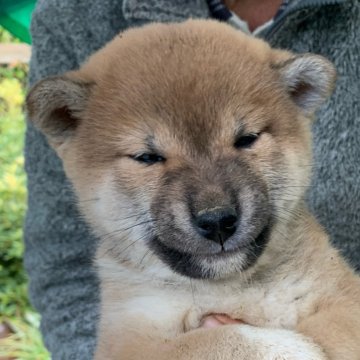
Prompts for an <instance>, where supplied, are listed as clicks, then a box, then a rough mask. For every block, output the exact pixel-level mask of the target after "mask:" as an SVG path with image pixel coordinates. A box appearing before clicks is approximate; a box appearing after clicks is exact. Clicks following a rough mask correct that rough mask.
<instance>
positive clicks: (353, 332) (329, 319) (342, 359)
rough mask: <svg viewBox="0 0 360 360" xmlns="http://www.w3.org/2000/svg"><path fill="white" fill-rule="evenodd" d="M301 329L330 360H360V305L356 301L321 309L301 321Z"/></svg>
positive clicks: (299, 327) (299, 328)
mask: <svg viewBox="0 0 360 360" xmlns="http://www.w3.org/2000/svg"><path fill="white" fill-rule="evenodd" d="M354 300H355V299H354ZM359 300H360V299H358V301H359ZM298 330H299V331H300V332H301V333H303V334H305V335H307V336H311V338H312V339H314V341H316V343H318V344H319V345H320V346H321V347H322V348H323V349H324V352H325V353H326V355H327V357H328V359H329V360H360V306H359V305H358V303H357V302H356V301H354V302H353V303H350V302H349V303H348V304H347V305H346V306H345V305H344V304H341V305H340V304H334V305H333V306H331V307H329V308H326V309H322V310H319V311H318V312H317V313H315V314H314V315H313V316H311V317H309V318H307V319H305V320H304V321H302V322H301V323H300V324H299V326H298Z"/></svg>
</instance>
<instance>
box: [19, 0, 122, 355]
mask: <svg viewBox="0 0 360 360" xmlns="http://www.w3.org/2000/svg"><path fill="white" fill-rule="evenodd" d="M121 3H122V1H117V0H110V1H106V2H103V1H102V0H98V1H92V2H89V1H87V0H86V1H84V0H83V1H76V2H74V1H72V0H46V1H44V0H40V1H38V4H37V7H36V9H35V12H34V14H33V21H32V29H31V31H32V42H33V44H32V58H31V65H30V85H34V83H35V82H37V81H39V80H40V79H42V78H44V77H46V76H49V75H56V74H60V73H64V72H66V71H68V70H72V69H74V68H77V67H78V66H79V65H80V63H81V62H83V61H84V60H85V59H86V58H87V57H88V56H89V55H90V53H92V52H93V51H95V50H96V49H98V48H99V47H101V46H102V45H104V43H105V42H106V41H107V40H109V39H111V38H112V37H113V36H114V35H115V34H116V33H117V32H118V31H119V30H121V29H122V28H123V27H125V21H124V20H123V19H122V14H121V5H122V4H121ZM25 157H26V172H27V176H28V192H29V200H28V212H27V216H26V223H25V245H26V251H25V267H26V270H27V272H28V274H29V277H30V298H31V301H32V303H33V305H34V306H35V307H36V309H37V310H38V311H39V312H40V314H41V316H42V321H41V330H42V333H43V336H44V340H45V344H46V346H47V348H48V349H49V350H50V352H51V354H52V358H53V359H54V360H56V359H76V360H81V359H91V358H92V354H93V351H94V347H95V342H96V325H97V324H96V323H97V316H98V298H99V288H98V282H97V279H96V274H95V272H94V268H93V266H92V258H93V255H94V250H95V239H94V237H93V236H92V235H90V233H89V231H88V230H87V226H86V225H85V224H84V222H83V221H82V220H81V219H80V217H79V214H78V211H77V209H76V205H75V203H76V202H75V198H74V195H73V192H72V189H71V186H70V184H69V182H68V180H67V179H66V177H65V175H64V172H63V169H62V165H61V162H60V160H59V159H58V157H57V156H56V155H55V153H54V151H53V150H51V149H50V147H49V146H48V144H47V142H46V140H45V138H44V136H43V135H42V134H40V133H39V132H38V131H37V130H36V129H34V128H33V126H32V125H30V124H28V128H27V133H26V147H25ZM89 200H90V199H89Z"/></svg>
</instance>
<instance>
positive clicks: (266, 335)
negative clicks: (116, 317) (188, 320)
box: [96, 325, 326, 360]
mask: <svg viewBox="0 0 360 360" xmlns="http://www.w3.org/2000/svg"><path fill="white" fill-rule="evenodd" d="M148 330H150V329H148ZM157 331H158V329H152V331H148V332H147V331H146V329H145V328H142V329H141V330H140V329H138V331H136V332H133V331H130V332H127V333H122V334H121V333H118V341H117V342H116V343H115V344H116V346H114V342H112V343H111V344H108V345H107V344H106V341H105V342H103V343H102V342H101V339H100V344H99V348H98V352H97V356H96V360H100V359H101V360H103V359H108V360H121V359H126V360H237V359H238V360H325V359H326V357H325V356H324V354H323V353H322V351H321V350H320V349H319V348H318V347H317V346H316V345H315V344H314V343H312V342H311V341H310V340H309V339H307V338H305V337H304V336H302V335H299V334H295V333H294V332H291V331H288V330H275V329H260V328H255V327H252V326H249V325H225V326H221V327H218V328H214V329H198V330H193V331H190V332H188V333H185V334H181V335H178V336H176V337H174V338H171V339H165V338H164V339H160V338H159V337H158V336H157V335H156V333H157ZM105 340H106V339H105Z"/></svg>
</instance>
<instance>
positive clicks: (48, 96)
mask: <svg viewBox="0 0 360 360" xmlns="http://www.w3.org/2000/svg"><path fill="white" fill-rule="evenodd" d="M90 90H91V84H90V83H86V82H84V81H82V80H80V79H78V78H75V77H74V76H72V75H71V73H69V74H66V75H64V76H55V77H49V78H46V79H44V80H42V81H40V82H39V83H37V84H36V85H35V86H34V87H33V88H32V89H31V90H30V92H29V94H28V96H27V98H26V107H27V111H28V115H29V119H30V120H31V121H32V122H33V123H34V124H35V125H36V127H38V128H39V129H40V130H41V131H42V132H43V133H44V134H45V135H46V137H47V139H48V141H49V143H50V145H51V146H53V147H54V148H55V150H57V149H58V148H59V147H60V146H61V145H63V144H64V143H65V142H67V140H68V139H69V138H71V137H72V136H73V134H74V132H75V130H76V128H77V127H78V125H79V123H80V121H81V113H82V112H83V111H84V109H85V108H86V104H87V102H88V98H89V95H90Z"/></svg>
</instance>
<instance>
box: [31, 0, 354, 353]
mask: <svg viewBox="0 0 360 360" xmlns="http://www.w3.org/2000/svg"><path fill="white" fill-rule="evenodd" d="M208 16H209V10H208V8H207V5H206V1H205V0H191V1H190V0H171V1H170V0H123V1H121V0H93V1H89V0H78V1H73V0H39V1H38V4H37V7H36V10H35V12H34V16H33V22H32V36H33V53H32V60H31V70H30V83H31V84H34V83H35V82H36V81H38V80H40V79H41V78H44V77H45V76H49V75H54V74H59V73H63V72H65V71H67V70H70V69H75V68H77V67H79V65H80V64H81V63H82V62H83V61H84V60H85V59H86V58H87V57H88V56H89V55H90V54H92V53H93V52H94V51H96V50H97V49H99V48H100V47H102V46H103V45H104V44H105V43H106V42H107V41H109V40H110V39H111V38H112V37H113V36H114V35H115V34H117V33H118V32H119V31H121V30H123V29H125V28H128V27H130V26H138V25H142V24H145V23H147V22H151V21H181V20H184V19H186V18H189V17H203V18H205V17H208ZM359 24H360V2H359V1H358V0H293V1H292V2H291V5H290V6H289V7H288V8H287V10H286V12H285V13H284V14H283V15H282V16H281V17H280V18H279V19H278V20H277V21H276V23H275V24H274V25H273V26H272V28H271V29H269V30H266V31H265V32H263V33H262V34H261V36H262V37H264V38H266V39H267V40H268V41H269V42H270V43H271V44H272V45H274V46H277V47H281V48H286V49H290V50H293V51H295V52H309V51H310V52H314V53H319V54H322V55H324V56H326V57H328V58H329V59H331V60H332V61H333V62H334V63H335V65H336V67H337V69H338V74H339V77H338V82H337V88H336V91H335V93H334V95H333V96H332V98H331V99H330V100H329V101H328V102H327V103H326V104H325V105H324V106H323V108H322V109H321V111H320V112H319V114H318V115H319V116H318V120H317V122H316V123H315V124H314V149H315V162H314V180H313V186H312V189H311V191H310V193H309V205H310V207H311V209H312V210H313V212H314V213H315V215H316V216H317V218H318V219H319V221H320V222H321V223H322V224H323V225H324V226H325V227H326V229H327V231H328V232H329V233H330V235H331V239H332V241H333V243H334V244H335V245H336V246H337V247H338V248H339V249H340V250H341V251H342V252H343V254H344V255H345V256H346V257H347V259H348V260H349V262H350V263H351V264H352V265H353V266H354V267H355V268H357V269H360V166H359V161H360V126H359V125H360V65H359V62H360V58H359V55H360V26H359ZM159 76H161V74H159ZM26 171H27V174H28V188H29V210H28V213H27V218H26V224H25V242H26V253H25V266H26V269H27V271H28V273H29V276H30V296H31V300H32V302H33V304H34V305H35V307H36V308H37V309H38V310H39V312H40V313H41V314H42V323H41V327H42V331H43V335H44V339H45V343H46V346H47V347H48V348H49V350H50V351H51V353H52V357H53V359H54V360H57V359H76V360H81V359H91V358H92V352H93V349H94V345H95V341H96V323H97V316H98V299H99V287H98V281H97V279H96V275H95V272H94V269H93V266H92V264H91V261H92V257H93V255H94V248H95V239H94V237H93V236H92V235H91V234H90V231H89V230H88V228H87V226H86V225H85V224H84V222H83V221H82V219H81V218H80V217H79V214H78V211H77V210H76V205H75V201H74V196H73V192H72V189H71V186H70V185H69V182H68V181H67V179H66V177H65V175H64V172H63V169H62V166H61V162H60V161H59V159H58V158H57V157H56V155H55V153H54V152H53V151H52V150H51V149H50V148H49V146H48V144H47V143H46V141H45V139H44V137H43V136H42V135H41V134H40V133H39V132H38V131H37V130H35V129H34V128H33V127H32V126H31V125H29V126H28V129H27V134H26Z"/></svg>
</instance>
